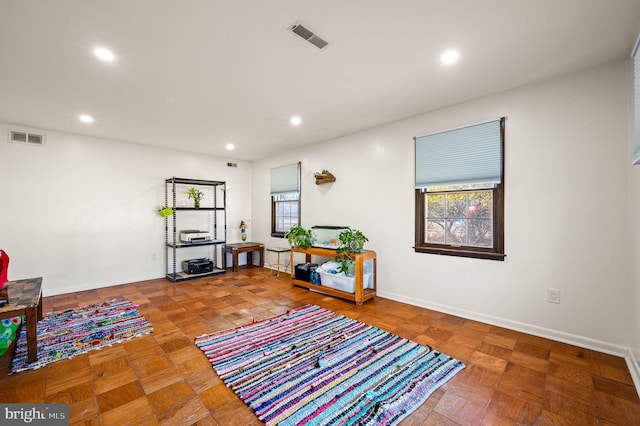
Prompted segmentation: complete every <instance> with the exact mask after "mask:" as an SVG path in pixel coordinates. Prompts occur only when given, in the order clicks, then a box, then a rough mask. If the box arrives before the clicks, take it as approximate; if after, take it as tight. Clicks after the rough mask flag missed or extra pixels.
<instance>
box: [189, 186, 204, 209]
mask: <svg viewBox="0 0 640 426" xmlns="http://www.w3.org/2000/svg"><path fill="white" fill-rule="evenodd" d="M187 195H188V196H189V198H193V206H194V207H195V208H196V209H199V208H200V200H202V198H203V197H204V192H202V191H200V190H199V189H195V188H194V187H191V188H189V190H188V191H187Z"/></svg>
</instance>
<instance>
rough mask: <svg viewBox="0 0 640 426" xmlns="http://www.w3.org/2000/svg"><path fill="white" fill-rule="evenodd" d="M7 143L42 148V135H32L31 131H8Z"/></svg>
mask: <svg viewBox="0 0 640 426" xmlns="http://www.w3.org/2000/svg"><path fill="white" fill-rule="evenodd" d="M9 142H14V143H20V144H23V145H32V146H44V134H38V133H33V132H31V131H22V130H9Z"/></svg>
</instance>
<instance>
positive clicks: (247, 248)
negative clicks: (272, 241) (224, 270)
mask: <svg viewBox="0 0 640 426" xmlns="http://www.w3.org/2000/svg"><path fill="white" fill-rule="evenodd" d="M263 249H264V244H262V243H236V244H227V245H226V246H225V248H224V252H225V253H231V254H232V255H233V272H238V254H239V253H247V266H249V265H253V252H254V251H258V252H260V267H263V266H264V250H263Z"/></svg>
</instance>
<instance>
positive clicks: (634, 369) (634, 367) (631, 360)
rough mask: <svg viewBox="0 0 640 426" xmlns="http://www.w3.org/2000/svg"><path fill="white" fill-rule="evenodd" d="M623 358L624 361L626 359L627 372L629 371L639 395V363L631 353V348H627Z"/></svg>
mask: <svg viewBox="0 0 640 426" xmlns="http://www.w3.org/2000/svg"><path fill="white" fill-rule="evenodd" d="M624 359H625V361H627V367H629V373H631V378H632V379H633V383H634V384H635V385H636V392H637V393H638V396H640V364H639V363H638V360H637V359H636V357H635V356H634V355H633V351H632V350H631V349H629V350H627V354H626V356H625V357H624Z"/></svg>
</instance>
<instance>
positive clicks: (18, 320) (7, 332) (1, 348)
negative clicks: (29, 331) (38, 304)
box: [0, 317, 22, 356]
mask: <svg viewBox="0 0 640 426" xmlns="http://www.w3.org/2000/svg"><path fill="white" fill-rule="evenodd" d="M20 324H22V317H13V318H5V319H3V320H2V322H1V323H0V333H1V334H0V356H2V355H4V354H5V352H7V349H8V348H9V346H11V343H12V342H13V341H14V340H16V330H17V329H18V327H20Z"/></svg>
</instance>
